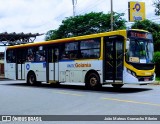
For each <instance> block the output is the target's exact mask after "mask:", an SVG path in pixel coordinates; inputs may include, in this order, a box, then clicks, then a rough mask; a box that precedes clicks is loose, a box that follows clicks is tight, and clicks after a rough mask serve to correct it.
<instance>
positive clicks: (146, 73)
mask: <svg viewBox="0 0 160 124" xmlns="http://www.w3.org/2000/svg"><path fill="white" fill-rule="evenodd" d="M124 66H125V67H126V68H128V69H130V70H132V71H133V72H135V73H136V75H138V76H151V75H153V74H154V72H155V67H154V69H152V70H138V69H136V68H134V67H133V66H132V65H129V64H127V63H126V62H124Z"/></svg>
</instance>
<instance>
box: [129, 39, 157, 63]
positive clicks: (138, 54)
mask: <svg viewBox="0 0 160 124" xmlns="http://www.w3.org/2000/svg"><path fill="white" fill-rule="evenodd" d="M153 50H154V49H153V42H152V40H149V39H138V38H130V44H129V50H128V57H127V58H128V61H129V62H136V63H152V60H153Z"/></svg>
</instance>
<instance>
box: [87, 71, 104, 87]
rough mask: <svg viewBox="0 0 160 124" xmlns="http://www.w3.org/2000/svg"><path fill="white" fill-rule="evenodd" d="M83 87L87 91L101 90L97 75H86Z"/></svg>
mask: <svg viewBox="0 0 160 124" xmlns="http://www.w3.org/2000/svg"><path fill="white" fill-rule="evenodd" d="M85 85H86V87H87V88H88V89H98V88H101V87H102V85H101V83H100V78H99V75H98V74H96V73H90V74H88V75H87V78H86V81H85Z"/></svg>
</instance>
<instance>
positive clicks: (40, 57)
mask: <svg viewBox="0 0 160 124" xmlns="http://www.w3.org/2000/svg"><path fill="white" fill-rule="evenodd" d="M35 53H36V54H35V61H36V62H39V61H45V58H46V57H45V56H46V54H45V50H43V48H42V47H41V46H40V47H39V49H38V50H36V51H35Z"/></svg>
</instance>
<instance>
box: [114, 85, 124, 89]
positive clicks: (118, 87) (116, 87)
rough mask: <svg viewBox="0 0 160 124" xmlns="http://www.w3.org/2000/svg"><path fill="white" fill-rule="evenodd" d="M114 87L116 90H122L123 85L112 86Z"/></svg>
mask: <svg viewBox="0 0 160 124" xmlns="http://www.w3.org/2000/svg"><path fill="white" fill-rule="evenodd" d="M112 86H113V87H114V88H115V89H120V88H121V87H122V86H123V84H112Z"/></svg>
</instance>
